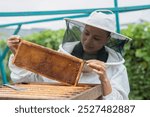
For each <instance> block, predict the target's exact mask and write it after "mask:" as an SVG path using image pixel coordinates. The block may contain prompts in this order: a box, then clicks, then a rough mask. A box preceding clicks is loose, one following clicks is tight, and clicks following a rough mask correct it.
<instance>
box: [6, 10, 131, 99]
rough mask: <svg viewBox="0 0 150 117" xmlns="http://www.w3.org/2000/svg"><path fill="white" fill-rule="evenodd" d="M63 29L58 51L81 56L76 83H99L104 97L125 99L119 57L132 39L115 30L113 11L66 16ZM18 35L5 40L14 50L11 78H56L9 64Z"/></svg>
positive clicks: (125, 80) (126, 91)
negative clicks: (75, 18) (79, 71)
mask: <svg viewBox="0 0 150 117" xmlns="http://www.w3.org/2000/svg"><path fill="white" fill-rule="evenodd" d="M65 21H66V32H65V35H64V38H63V42H62V44H61V45H60V46H59V51H60V52H63V53H66V54H69V55H72V56H76V57H78V58H81V59H84V60H85V61H86V63H87V64H86V65H85V66H84V69H83V72H82V75H81V77H80V80H79V83H89V84H100V83H101V84H102V92H103V99H106V100H122V99H128V94H129V92H130V88H129V82H128V75H127V71H126V67H125V66H124V62H125V60H124V58H123V57H122V50H123V46H124V44H125V43H126V42H128V41H129V40H131V39H130V38H129V37H126V36H124V35H121V34H118V33H116V32H115V30H116V29H115V27H116V24H115V18H114V14H113V12H112V11H109V10H103V11H101V10H96V11H94V12H92V13H91V14H90V16H89V17H88V18H87V19H86V20H73V19H65ZM19 43H20V37H19V36H11V37H10V38H9V39H8V41H7V44H8V46H9V48H10V49H11V51H12V52H13V54H12V55H11V56H10V59H9V68H10V70H11V79H12V81H13V82H15V83H18V82H55V81H52V80H50V79H48V78H45V77H43V76H40V75H38V74H35V73H32V72H30V71H27V70H25V69H22V68H19V67H17V66H15V65H13V64H12V59H13V56H14V54H15V53H16V49H17V47H18V44H19Z"/></svg>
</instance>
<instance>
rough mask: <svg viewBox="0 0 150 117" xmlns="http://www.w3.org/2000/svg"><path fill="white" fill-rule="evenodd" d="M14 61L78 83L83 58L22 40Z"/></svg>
mask: <svg viewBox="0 0 150 117" xmlns="http://www.w3.org/2000/svg"><path fill="white" fill-rule="evenodd" d="M13 63H14V64H15V65H16V66H18V67H21V68H24V69H27V70H29V71H32V72H34V73H37V74H40V75H42V76H45V77H47V78H50V79H53V80H57V81H59V82H62V83H66V84H70V85H77V83H78V80H79V78H80V74H81V71H82V67H83V64H84V62H83V60H81V59H79V58H76V57H74V56H71V55H66V54H63V53H60V52H57V51H55V50H52V49H49V48H45V47H43V46H40V45H37V44H34V43H31V42H28V41H25V40H22V41H21V43H20V45H19V47H18V49H17V52H16V54H15V57H14V59H13Z"/></svg>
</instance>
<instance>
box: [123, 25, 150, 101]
mask: <svg viewBox="0 0 150 117" xmlns="http://www.w3.org/2000/svg"><path fill="white" fill-rule="evenodd" d="M122 33H123V34H125V35H127V36H129V37H131V38H132V39H133V40H132V41H131V42H130V43H129V44H128V46H127V47H126V48H125V52H126V53H125V59H126V66H127V70H128V75H129V81H130V88H131V92H130V99H145V100H146V99H150V72H149V71H150V23H142V24H134V25H129V26H128V28H127V29H124V30H122Z"/></svg>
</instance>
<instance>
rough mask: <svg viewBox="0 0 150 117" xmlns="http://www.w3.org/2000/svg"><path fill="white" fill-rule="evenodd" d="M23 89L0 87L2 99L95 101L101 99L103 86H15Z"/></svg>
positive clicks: (35, 84) (0, 97)
mask: <svg viewBox="0 0 150 117" xmlns="http://www.w3.org/2000/svg"><path fill="white" fill-rule="evenodd" d="M13 86H15V87H19V88H23V90H14V89H11V88H8V87H5V86H2V87H0V99H5V100H6V99H25V100H27V99H42V100H43V99H44V100H88V99H90V100H93V99H98V98H99V97H101V95H102V92H101V85H89V84H88V85H87V84H80V85H78V86H68V85H62V84H44V83H43V84H37V83H34V84H33V83H32V84H14V85H13Z"/></svg>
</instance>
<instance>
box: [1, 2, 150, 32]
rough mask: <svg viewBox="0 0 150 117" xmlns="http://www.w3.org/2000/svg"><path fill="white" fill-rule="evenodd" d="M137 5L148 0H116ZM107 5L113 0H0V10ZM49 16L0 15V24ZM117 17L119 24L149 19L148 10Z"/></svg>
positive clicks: (62, 24) (48, 25) (52, 24)
mask: <svg viewBox="0 0 150 117" xmlns="http://www.w3.org/2000/svg"><path fill="white" fill-rule="evenodd" d="M137 5H150V0H118V6H119V7H123V6H124V7H125V6H137ZM108 7H114V0H0V12H18V11H52V10H74V9H90V8H108ZM51 17H52V16H34V17H33V16H32V17H31V16H30V17H0V24H7V23H14V22H22V21H32V20H39V19H46V18H51ZM53 17H54V16H53ZM119 18H120V24H126V23H129V22H138V21H139V19H144V20H146V21H150V10H144V11H136V12H130V13H121V14H120V15H119ZM64 27H65V22H64V21H55V22H48V23H38V24H33V25H25V26H23V28H50V29H59V28H64Z"/></svg>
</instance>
